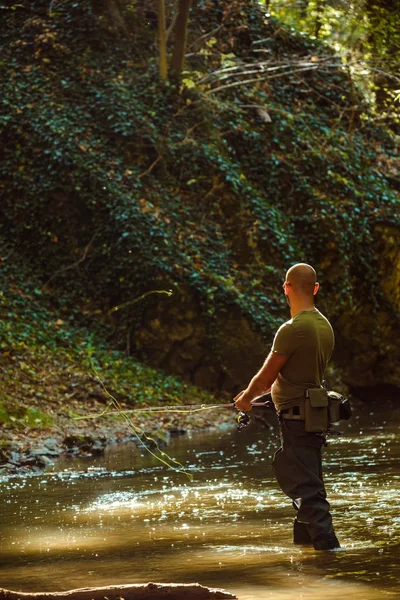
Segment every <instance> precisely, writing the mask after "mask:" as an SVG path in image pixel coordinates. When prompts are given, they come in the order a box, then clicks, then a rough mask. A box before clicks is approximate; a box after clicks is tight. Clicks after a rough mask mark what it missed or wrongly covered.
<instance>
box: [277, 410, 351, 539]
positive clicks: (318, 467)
mask: <svg viewBox="0 0 400 600" xmlns="http://www.w3.org/2000/svg"><path fill="white" fill-rule="evenodd" d="M279 420H280V436H281V444H282V445H281V448H279V450H278V451H277V452H276V453H275V455H274V460H273V463H272V467H273V470H274V473H275V477H276V479H277V481H278V483H279V485H280V487H281V489H282V491H283V492H284V493H285V494H286V495H287V496H289V498H291V499H292V502H293V507H294V508H295V510H296V511H297V517H296V519H295V523H294V542H295V543H313V544H314V548H315V549H317V550H319V549H328V548H319V547H318V546H319V541H320V540H323V544H324V543H325V542H326V541H327V540H329V542H328V546H329V547H331V546H332V547H338V546H339V542H338V541H337V538H336V536H335V534H334V530H333V525H332V517H331V514H330V512H329V503H328V501H327V499H326V491H325V486H324V482H323V478H322V464H321V448H322V445H323V444H324V443H325V438H324V436H323V435H321V434H318V433H308V432H306V431H305V429H304V421H303V420H301V421H300V420H288V419H284V418H282V417H280V419H279ZM332 540H333V541H332ZM336 542H337V543H336Z"/></svg>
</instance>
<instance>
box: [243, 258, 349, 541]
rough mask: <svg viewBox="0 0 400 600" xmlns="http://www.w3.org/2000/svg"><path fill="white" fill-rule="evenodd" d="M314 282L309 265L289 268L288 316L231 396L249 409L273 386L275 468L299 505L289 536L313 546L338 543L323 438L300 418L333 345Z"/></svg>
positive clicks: (320, 384) (284, 489)
mask: <svg viewBox="0 0 400 600" xmlns="http://www.w3.org/2000/svg"><path fill="white" fill-rule="evenodd" d="M318 288H319V284H318V282H317V280H316V273H315V271H314V269H313V268H312V267H311V266H310V265H307V264H304V263H299V264H296V265H294V266H293V267H291V268H290V269H289V270H288V272H287V273H286V279H285V282H284V284H283V290H284V293H285V296H286V300H287V302H288V304H289V306H290V314H291V317H292V318H291V319H290V320H289V321H287V322H286V323H284V324H283V325H282V326H281V327H280V328H279V329H278V331H277V333H276V335H275V339H274V342H273V346H272V350H271V352H270V353H269V355H268V357H267V359H266V361H265V363H264V365H263V366H262V368H261V369H260V371H259V372H258V373H257V374H256V375H255V376H254V377H253V379H252V380H251V381H250V383H249V385H248V387H247V388H246V389H245V390H243V391H242V392H241V393H240V394H238V396H236V398H235V399H234V402H235V405H236V408H237V409H238V410H242V411H249V410H250V409H251V406H252V402H253V401H255V400H256V399H257V398H259V397H260V396H263V395H264V394H268V393H269V392H271V395H272V400H273V402H274V405H275V408H276V410H277V413H278V417H279V423H280V437H281V448H280V449H279V450H278V451H277V452H276V453H275V456H274V460H273V469H274V473H275V476H276V478H277V480H278V483H279V485H280V487H281V488H282V490H283V492H284V493H285V494H286V495H287V496H289V497H290V498H291V499H292V502H293V507H294V508H295V510H296V511H297V516H296V518H295V521H294V527H293V538H294V539H293V541H294V543H298V544H313V546H314V548H315V549H316V550H332V549H334V548H339V547H340V544H339V542H338V539H337V537H336V535H335V533H334V530H333V525H332V517H331V515H330V512H329V504H328V502H327V500H326V492H325V486H324V482H323V478H322V466H321V448H322V445H323V444H324V443H325V438H324V435H323V434H321V433H308V432H306V430H305V421H304V402H305V393H306V390H308V389H310V388H312V389H315V388H320V387H321V386H322V381H323V375H324V370H325V367H326V364H327V362H328V360H329V358H330V357H331V354H332V351H333V347H334V334H333V330H332V327H331V325H330V323H329V321H328V320H327V319H326V318H325V317H324V316H323V315H322V314H321V313H320V312H319V311H318V310H317V309H316V308H315V306H314V296H315V295H316V294H317V292H318Z"/></svg>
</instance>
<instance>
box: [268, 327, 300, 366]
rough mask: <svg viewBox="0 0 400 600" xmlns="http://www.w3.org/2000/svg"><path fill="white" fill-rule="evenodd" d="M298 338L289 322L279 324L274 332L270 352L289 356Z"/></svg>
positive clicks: (294, 348) (295, 346)
mask: <svg viewBox="0 0 400 600" xmlns="http://www.w3.org/2000/svg"><path fill="white" fill-rule="evenodd" d="M297 345H298V338H297V334H296V331H295V329H294V327H293V326H292V325H291V324H290V323H289V322H287V323H284V324H283V325H281V326H280V327H279V329H278V331H277V332H276V335H275V338H274V343H273V344H272V352H276V353H277V354H283V355H284V356H286V357H287V358H289V357H290V356H291V355H292V354H293V352H294V351H295V350H296V348H297Z"/></svg>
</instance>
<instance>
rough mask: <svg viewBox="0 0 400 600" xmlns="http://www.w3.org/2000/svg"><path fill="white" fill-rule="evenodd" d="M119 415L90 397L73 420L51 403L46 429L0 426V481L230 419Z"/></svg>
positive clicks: (216, 414) (225, 415)
mask: <svg viewBox="0 0 400 600" xmlns="http://www.w3.org/2000/svg"><path fill="white" fill-rule="evenodd" d="M161 406H162V404H161ZM213 406H215V404H213ZM121 411H122V412H118V411H116V410H115V409H114V408H112V407H108V406H107V404H105V403H104V402H100V401H99V400H97V399H94V398H93V399H87V400H86V402H85V403H84V404H77V405H76V406H74V411H73V412H74V416H71V406H70V405H68V404H64V405H61V404H54V403H53V404H50V405H49V406H48V408H47V415H48V417H49V422H52V423H53V424H52V425H49V426H40V427H35V426H31V427H25V428H21V427H20V426H19V427H17V426H15V425H14V424H2V425H0V440H1V441H0V476H1V475H10V474H17V475H26V474H29V473H38V472H41V471H43V470H45V469H46V468H47V467H49V466H51V465H52V464H53V463H54V462H55V461H56V460H57V459H58V458H59V457H61V456H71V457H73V456H86V457H90V456H98V455H102V454H103V453H104V451H105V449H106V447H107V446H110V445H113V444H118V443H122V442H128V441H133V442H135V443H136V444H137V445H138V446H139V447H143V444H144V445H146V446H148V447H150V448H152V449H153V450H154V449H156V448H157V447H156V443H157V445H158V447H159V448H165V446H167V445H168V442H169V440H170V439H171V438H173V437H176V436H179V435H185V434H187V433H188V432H192V431H199V430H204V429H209V428H215V427H221V426H224V425H226V426H229V424H233V423H234V417H235V413H234V410H233V409H232V410H231V409H229V408H227V409H221V410H220V409H211V410H208V409H204V410H203V409H202V410H196V411H189V412H186V411H185V412H183V411H182V412H181V409H179V412H178V410H177V411H176V412H171V411H166V412H154V411H151V410H149V411H145V410H140V411H132V410H131V407H130V406H128V405H126V404H121ZM122 413H123V414H122Z"/></svg>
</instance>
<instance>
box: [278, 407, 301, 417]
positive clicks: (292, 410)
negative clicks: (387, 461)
mask: <svg viewBox="0 0 400 600" xmlns="http://www.w3.org/2000/svg"><path fill="white" fill-rule="evenodd" d="M280 413H281V415H287V414H289V413H291V414H292V415H300V406H292V407H291V408H284V409H283V410H281V411H280Z"/></svg>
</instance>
